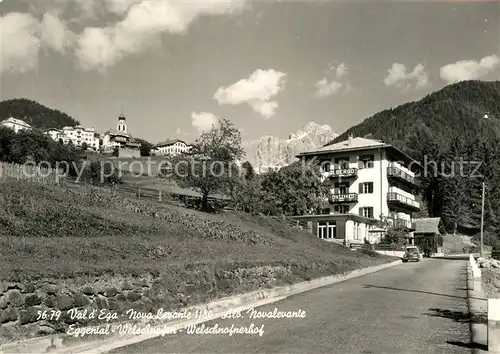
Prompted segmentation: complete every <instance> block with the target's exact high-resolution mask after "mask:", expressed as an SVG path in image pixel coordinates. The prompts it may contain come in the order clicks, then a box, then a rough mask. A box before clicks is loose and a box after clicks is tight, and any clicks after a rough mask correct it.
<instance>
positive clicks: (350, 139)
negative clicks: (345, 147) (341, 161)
mask: <svg viewBox="0 0 500 354" xmlns="http://www.w3.org/2000/svg"><path fill="white" fill-rule="evenodd" d="M352 139H353V136H352V134H349V146H351V145H352Z"/></svg>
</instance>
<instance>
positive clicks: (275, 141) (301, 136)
mask: <svg viewBox="0 0 500 354" xmlns="http://www.w3.org/2000/svg"><path fill="white" fill-rule="evenodd" d="M336 136H337V133H335V132H334V131H333V129H332V128H331V127H330V126H329V125H327V124H323V125H321V124H317V123H315V122H308V123H306V124H305V125H304V126H303V127H302V128H301V129H299V130H297V131H296V132H293V133H290V134H289V135H288V138H287V139H283V138H279V137H276V136H272V135H264V136H262V137H260V139H256V140H250V141H247V142H245V143H244V148H245V150H246V151H247V160H248V161H249V162H250V163H251V164H252V166H254V169H255V171H256V172H257V173H262V172H265V171H266V170H268V169H275V168H280V167H283V166H286V165H289V164H291V163H292V162H294V161H295V160H296V157H295V156H296V155H297V154H299V153H301V152H304V151H308V150H313V149H316V148H318V147H321V146H322V145H323V144H325V143H326V142H327V141H329V140H331V139H333V138H334V137H336Z"/></svg>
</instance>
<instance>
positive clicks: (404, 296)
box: [112, 258, 471, 354]
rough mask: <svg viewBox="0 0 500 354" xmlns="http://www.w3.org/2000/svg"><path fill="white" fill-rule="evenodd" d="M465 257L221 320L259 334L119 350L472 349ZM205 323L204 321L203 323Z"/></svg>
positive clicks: (195, 337) (164, 340)
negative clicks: (265, 315) (295, 314)
mask: <svg viewBox="0 0 500 354" xmlns="http://www.w3.org/2000/svg"><path fill="white" fill-rule="evenodd" d="M466 277H467V276H466V260H465V259H456V258H455V259H424V260H423V261H421V262H419V263H410V264H402V265H400V266H396V267H394V268H390V269H388V270H383V271H380V272H377V273H373V274H369V275H366V276H363V277H360V278H356V279H351V280H348V281H345V282H342V283H338V284H335V285H332V286H329V287H325V288H321V289H316V290H313V291H310V292H307V293H303V294H300V295H296V296H292V297H289V298H287V299H285V300H283V301H280V302H278V303H275V304H270V305H266V306H263V307H261V308H258V309H256V310H258V311H265V312H269V311H273V310H274V309H275V308H277V309H278V310H279V311H298V310H299V309H301V310H303V311H305V313H306V316H305V317H304V318H295V319H283V318H282V319H276V318H271V319H250V318H248V317H249V314H248V313H247V312H243V313H242V315H243V316H244V317H246V318H243V319H225V320H221V319H219V320H214V321H211V322H208V323H205V327H212V326H214V325H215V324H217V325H218V327H219V328H223V327H228V328H230V327H231V326H232V325H234V326H235V327H241V326H246V327H247V328H250V326H251V325H252V324H253V326H254V328H261V327H262V325H264V327H263V332H264V333H263V335H262V336H259V334H255V335H251V334H233V335H232V336H229V335H227V334H226V335H224V334H215V335H214V334H212V335H211V334H188V333H186V330H183V331H182V333H177V334H171V335H166V336H165V337H158V338H155V339H152V340H148V341H145V342H142V343H138V344H135V345H131V346H128V347H124V348H120V349H117V350H115V351H113V352H112V353H447V354H449V353H471V349H470V328H469V320H468V309H467V289H466V288H467V285H466V284H467V279H466ZM198 326H201V325H198Z"/></svg>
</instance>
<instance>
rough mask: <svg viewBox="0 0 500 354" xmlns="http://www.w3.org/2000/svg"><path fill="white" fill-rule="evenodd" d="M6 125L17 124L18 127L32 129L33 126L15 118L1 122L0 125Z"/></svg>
mask: <svg viewBox="0 0 500 354" xmlns="http://www.w3.org/2000/svg"><path fill="white" fill-rule="evenodd" d="M6 123H11V124H17V125H23V126H25V127H31V125H29V124H28V123H26V122H25V121H24V120H22V119H17V118H13V117H10V118H7V119H4V120H2V121H1V122H0V124H6Z"/></svg>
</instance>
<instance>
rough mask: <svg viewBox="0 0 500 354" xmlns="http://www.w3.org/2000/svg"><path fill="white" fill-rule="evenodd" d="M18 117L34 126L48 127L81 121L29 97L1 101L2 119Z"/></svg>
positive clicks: (0, 118)
mask: <svg viewBox="0 0 500 354" xmlns="http://www.w3.org/2000/svg"><path fill="white" fill-rule="evenodd" d="M10 117H13V118H18V119H22V120H24V121H25V122H26V123H28V124H29V125H31V126H32V127H34V128H39V129H47V128H58V129H61V128H63V127H65V126H76V125H79V124H80V122H79V121H78V120H76V119H74V118H73V117H71V116H69V115H68V114H66V113H64V112H61V111H59V110H57V109H52V108H49V107H47V106H44V105H43V104H41V103H38V102H36V101H34V100H30V99H27V98H14V99H9V100H4V101H1V102H0V121H2V120H4V119H7V118H10Z"/></svg>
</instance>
